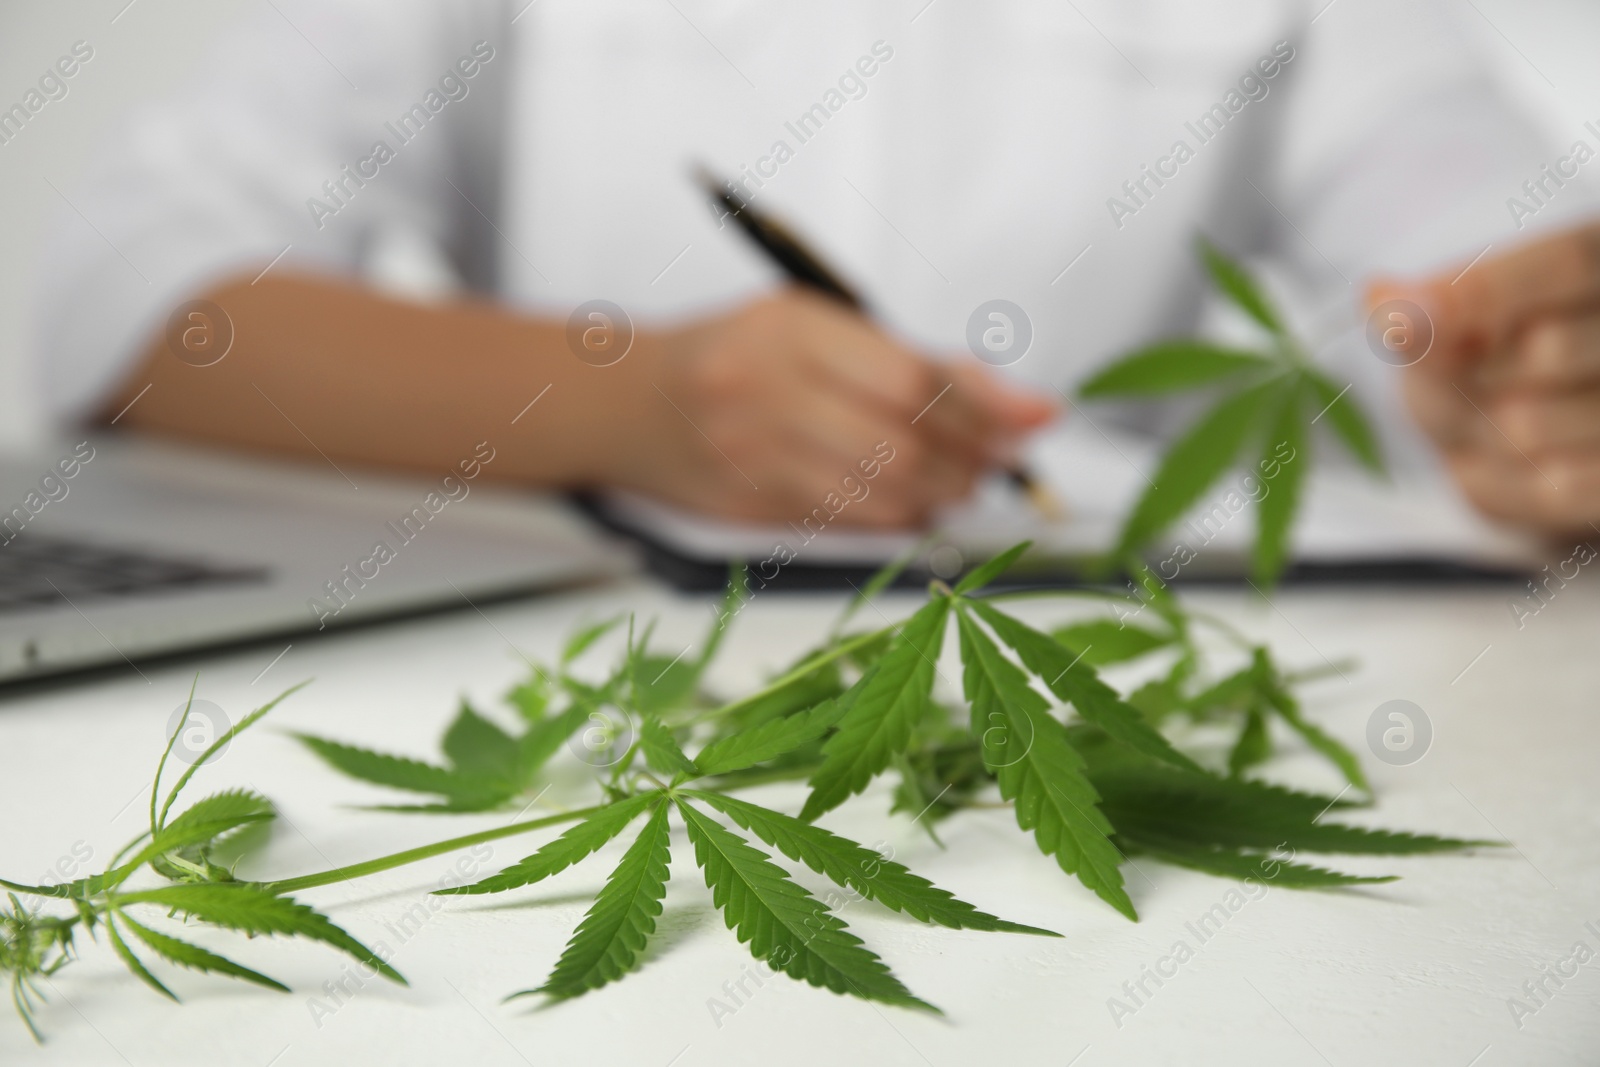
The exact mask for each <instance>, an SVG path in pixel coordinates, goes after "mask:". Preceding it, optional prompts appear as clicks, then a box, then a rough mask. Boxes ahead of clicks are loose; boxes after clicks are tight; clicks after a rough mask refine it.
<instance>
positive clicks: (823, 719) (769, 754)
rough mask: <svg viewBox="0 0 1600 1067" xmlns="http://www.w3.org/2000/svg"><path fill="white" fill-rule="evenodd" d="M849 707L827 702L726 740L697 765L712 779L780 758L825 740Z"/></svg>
mask: <svg viewBox="0 0 1600 1067" xmlns="http://www.w3.org/2000/svg"><path fill="white" fill-rule="evenodd" d="M846 707H847V705H844V704H841V703H840V702H839V701H838V700H824V701H823V702H822V703H820V704H818V705H817V706H816V707H814V708H811V709H809V710H807V711H802V712H797V713H796V714H793V715H789V716H787V717H785V718H782V719H773V720H772V721H771V722H765V723H762V724H761V725H760V726H757V727H755V728H753V729H749V730H744V731H741V732H740V733H736V734H732V735H730V736H728V737H724V738H723V739H722V740H720V741H714V742H712V743H711V744H709V745H707V746H706V747H705V748H703V749H701V750H700V754H699V755H698V756H696V757H695V758H694V763H695V766H696V767H698V768H699V772H700V774H701V775H703V776H708V777H709V776H710V775H715V774H728V773H729V772H731V771H742V770H744V769H745V768H746V767H754V766H755V765H756V764H758V763H765V762H766V761H767V760H770V759H777V758H778V757H779V756H781V755H783V754H784V753H786V752H792V751H793V750H795V749H797V748H799V747H800V746H802V745H808V744H810V743H811V742H813V741H816V740H818V739H819V738H821V737H822V736H823V735H824V734H826V733H827V732H828V731H829V730H830V729H832V728H833V726H834V724H835V723H837V722H838V721H839V719H840V718H841V717H842V716H843V715H844V713H845V708H846Z"/></svg>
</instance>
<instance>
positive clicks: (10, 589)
mask: <svg viewBox="0 0 1600 1067" xmlns="http://www.w3.org/2000/svg"><path fill="white" fill-rule="evenodd" d="M266 577H267V569H266V568H265V567H243V566H226V565H218V564H212V563H203V562H201V561H199V560H196V559H185V558H184V557H181V556H168V555H157V554H154V553H150V552H144V551H137V550H131V549H127V548H111V547H108V546H105V545H94V544H89V543H87V542H84V541H75V540H69V539H66V538H60V537H41V536H37V535H35V534H34V533H33V532H31V531H30V532H29V533H27V534H26V535H24V536H21V537H18V538H17V539H16V540H14V541H10V542H8V543H6V544H0V612H8V611H22V610H26V609H29V608H35V607H38V606H40V605H43V604H49V603H51V602H59V601H61V600H63V599H65V600H66V601H68V602H70V603H71V604H73V605H74V606H81V605H82V604H83V602H84V601H92V600H104V599H106V598H109V597H127V596H135V595H138V594H140V593H147V592H153V591H160V592H180V591H186V590H194V589H202V588H206V587H210V586H214V585H229V584H236V583H240V582H260V581H264V580H266Z"/></svg>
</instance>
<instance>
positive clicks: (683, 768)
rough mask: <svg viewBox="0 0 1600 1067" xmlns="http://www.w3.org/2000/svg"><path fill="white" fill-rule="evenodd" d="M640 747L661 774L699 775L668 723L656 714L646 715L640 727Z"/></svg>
mask: <svg viewBox="0 0 1600 1067" xmlns="http://www.w3.org/2000/svg"><path fill="white" fill-rule="evenodd" d="M639 747H640V748H641V749H643V750H644V761H645V763H647V764H648V765H649V766H650V769H651V770H653V771H656V772H657V773H659V774H665V775H668V776H672V775H679V774H682V775H688V776H690V777H695V776H698V775H699V773H700V771H699V768H697V767H696V766H695V764H694V761H693V760H691V759H690V758H689V757H688V756H685V755H684V754H683V749H682V748H679V747H678V742H677V739H676V738H674V737H673V736H672V731H671V730H668V729H667V727H666V724H665V723H663V722H662V721H661V720H660V719H659V718H657V717H656V716H654V715H646V716H645V717H644V724H643V725H642V726H641V727H640V728H639Z"/></svg>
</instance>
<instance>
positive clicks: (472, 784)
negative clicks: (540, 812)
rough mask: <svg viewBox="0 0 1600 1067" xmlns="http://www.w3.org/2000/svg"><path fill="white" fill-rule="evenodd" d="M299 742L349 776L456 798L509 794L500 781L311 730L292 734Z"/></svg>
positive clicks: (418, 791)
mask: <svg viewBox="0 0 1600 1067" xmlns="http://www.w3.org/2000/svg"><path fill="white" fill-rule="evenodd" d="M294 736H295V737H297V738H299V739H300V742H301V743H302V744H304V745H305V746H306V747H307V748H309V749H310V750H311V751H312V752H315V753H316V754H317V755H318V756H320V757H322V759H323V761H324V762H326V763H327V764H328V765H329V766H331V767H333V768H334V770H337V771H342V772H343V773H345V774H348V775H349V776H350V777H352V778H359V779H361V780H362V781H364V782H371V783H372V784H374V785H385V786H388V787H390V788H391V789H405V790H408V791H410V792H413V793H434V794H437V795H439V796H445V797H451V798H452V799H459V800H467V799H474V800H481V799H484V798H492V799H499V798H501V797H503V796H506V795H508V794H509V789H507V788H506V787H505V786H504V785H503V784H497V786H496V787H493V788H492V787H491V786H490V785H489V784H488V783H485V782H483V781H480V780H477V779H474V778H472V777H470V776H468V775H465V774H462V773H461V772H459V771H455V770H452V769H450V768H448V767H438V766H435V765H434V764H431V763H424V762H422V761H421V760H414V759H410V758H408V757H405V756H391V755H388V754H387V753H383V752H374V751H372V750H371V749H366V748H360V747H358V746H356V745H347V744H344V743H342V742H339V741H329V740H328V739H327V738H323V737H316V736H313V735H311V734H295V735H294Z"/></svg>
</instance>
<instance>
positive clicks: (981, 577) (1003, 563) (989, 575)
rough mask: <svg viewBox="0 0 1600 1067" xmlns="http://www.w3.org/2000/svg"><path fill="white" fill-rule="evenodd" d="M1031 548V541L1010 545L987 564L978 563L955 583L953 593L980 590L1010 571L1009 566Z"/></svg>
mask: <svg viewBox="0 0 1600 1067" xmlns="http://www.w3.org/2000/svg"><path fill="white" fill-rule="evenodd" d="M1032 547H1033V542H1032V541H1024V542H1022V543H1021V544H1018V545H1012V546H1011V547H1010V548H1008V549H1006V550H1005V551H1004V552H1002V553H1000V554H999V555H998V556H995V557H994V558H993V559H991V560H989V561H988V562H987V563H980V564H979V565H978V566H976V567H974V568H972V570H970V571H968V572H967V575H966V577H964V578H962V579H961V580H960V581H959V582H957V583H956V587H955V591H956V592H957V593H970V592H972V591H973V590H974V589H982V588H983V587H984V586H986V585H988V584H989V583H990V582H992V581H994V580H995V579H996V578H998V577H1000V576H1001V575H1002V574H1004V573H1005V572H1006V571H1008V570H1010V569H1011V565H1012V564H1013V563H1015V562H1016V561H1017V560H1018V559H1019V558H1021V556H1022V554H1023V553H1024V552H1026V551H1028V549H1030V548H1032Z"/></svg>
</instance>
